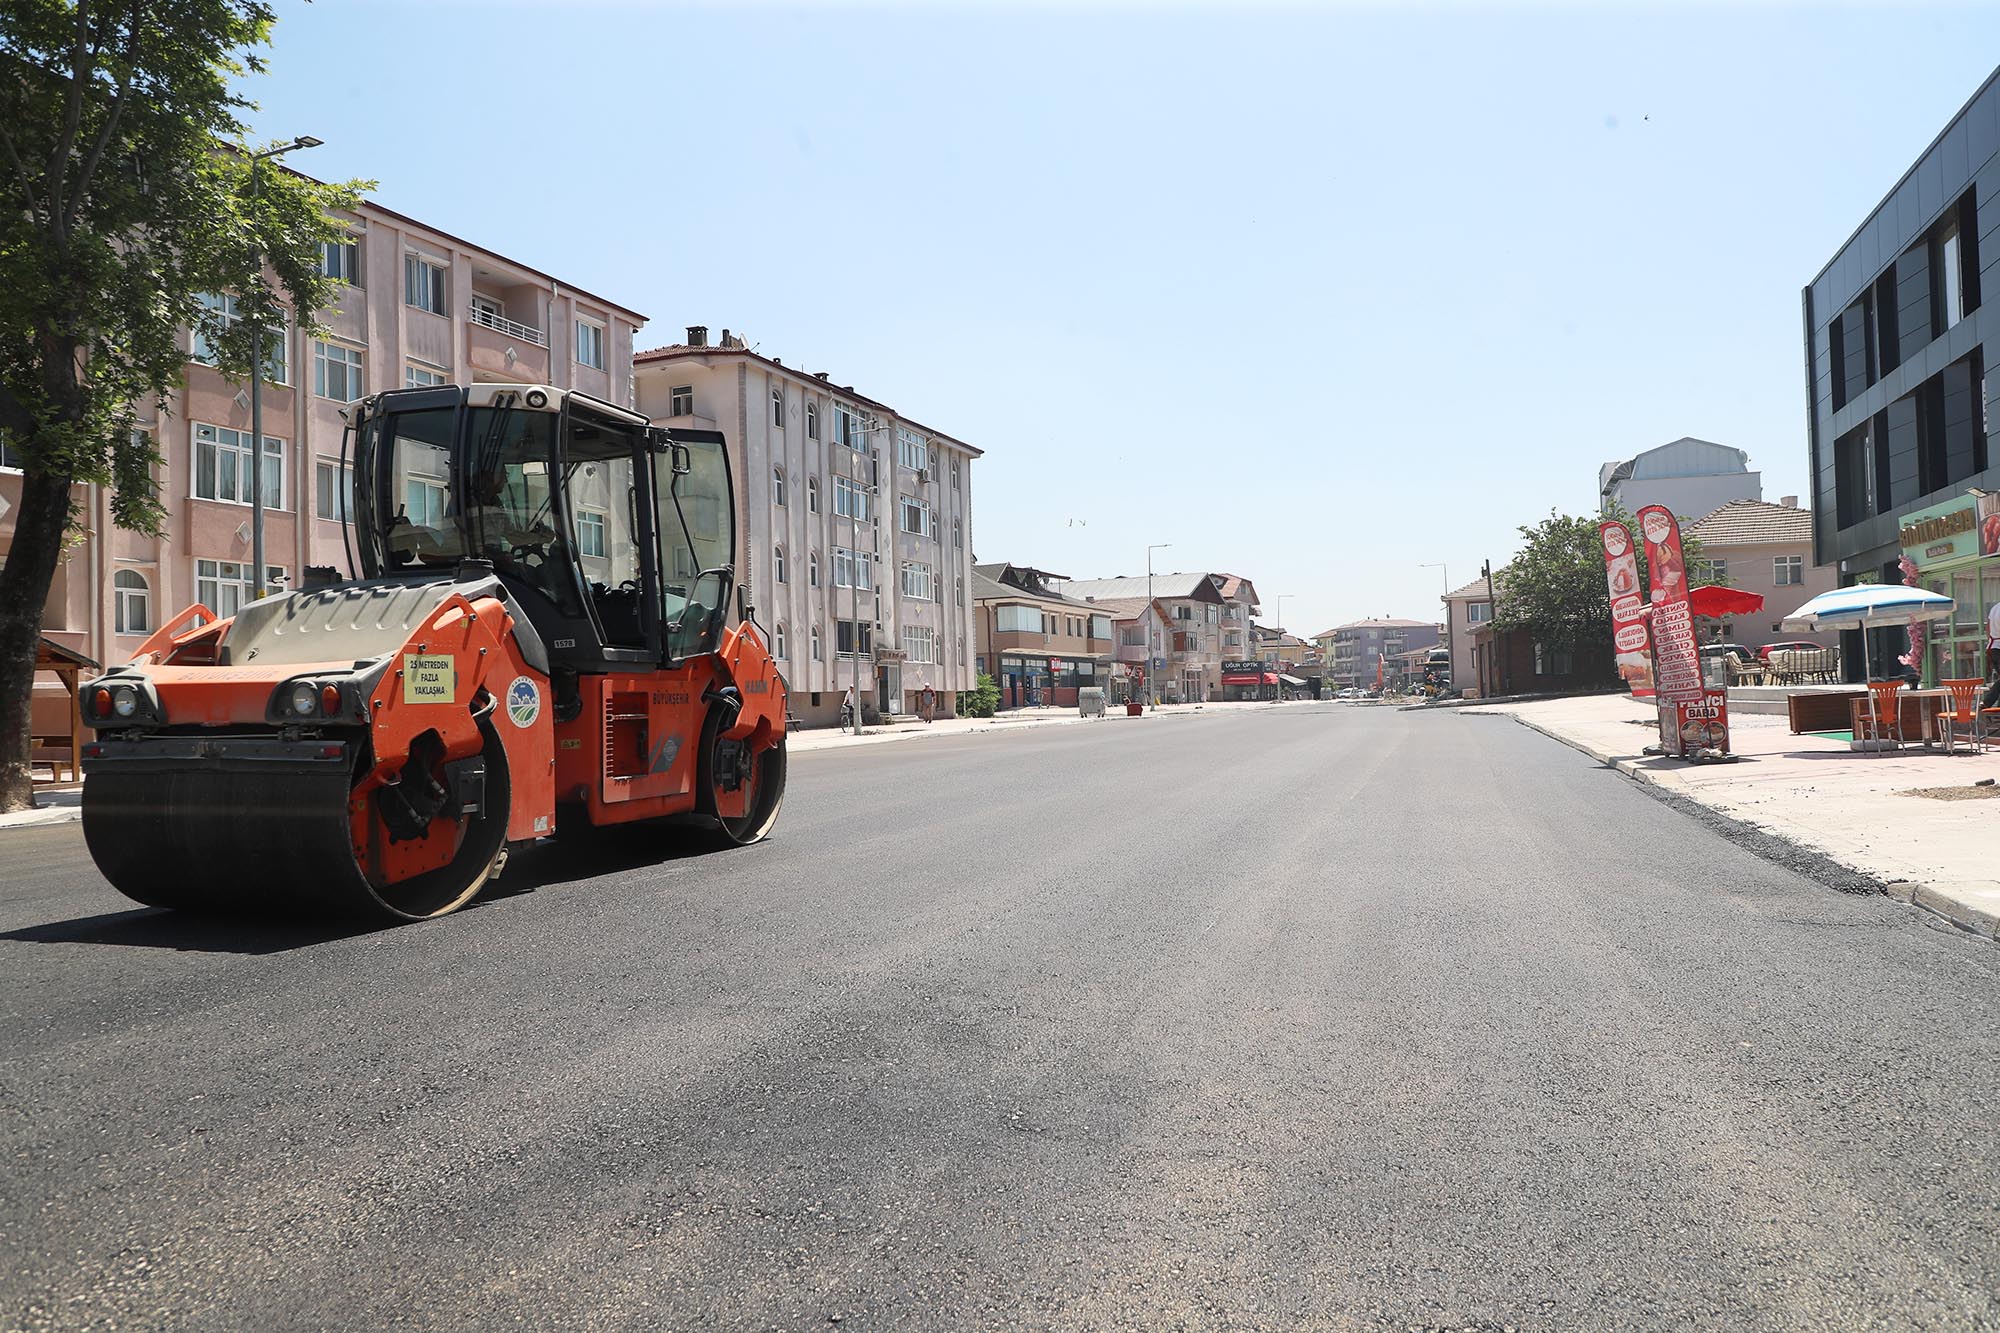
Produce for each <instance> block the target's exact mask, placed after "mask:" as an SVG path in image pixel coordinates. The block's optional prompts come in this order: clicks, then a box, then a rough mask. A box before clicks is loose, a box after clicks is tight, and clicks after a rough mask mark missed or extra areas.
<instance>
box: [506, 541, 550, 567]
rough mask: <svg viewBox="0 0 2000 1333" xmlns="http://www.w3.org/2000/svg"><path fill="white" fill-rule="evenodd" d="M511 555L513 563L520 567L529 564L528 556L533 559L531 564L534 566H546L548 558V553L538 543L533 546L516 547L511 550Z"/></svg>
mask: <svg viewBox="0 0 2000 1333" xmlns="http://www.w3.org/2000/svg"><path fill="white" fill-rule="evenodd" d="M512 554H513V556H514V561H515V563H516V564H521V565H526V564H528V563H530V562H529V559H528V557H530V556H533V557H534V560H533V563H534V564H536V565H543V564H547V563H548V558H549V556H548V552H547V551H545V550H543V549H542V547H541V545H540V543H537V544H536V545H533V546H516V547H514V548H513V552H512Z"/></svg>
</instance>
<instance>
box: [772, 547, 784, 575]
mask: <svg viewBox="0 0 2000 1333" xmlns="http://www.w3.org/2000/svg"><path fill="white" fill-rule="evenodd" d="M771 572H772V573H773V574H774V575H776V576H777V580H778V582H780V583H783V582H785V581H786V580H785V548H784V547H782V546H780V547H779V548H778V549H777V550H775V551H773V552H772V553H771Z"/></svg>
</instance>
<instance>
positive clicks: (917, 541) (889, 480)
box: [632, 325, 981, 726]
mask: <svg viewBox="0 0 2000 1333" xmlns="http://www.w3.org/2000/svg"><path fill="white" fill-rule="evenodd" d="M632 375H633V383H634V387H635V390H636V393H637V404H638V409H639V411H641V412H643V413H645V414H646V415H647V416H648V417H650V418H651V419H652V420H653V421H655V422H657V423H660V424H662V425H674V426H694V427H701V428H705V429H709V430H720V431H721V432H722V433H723V436H724V437H725V438H726V439H727V440H728V442H729V461H730V467H731V468H732V469H733V470H734V472H735V474H736V497H737V505H738V511H739V512H738V514H737V529H738V531H739V532H741V533H742V534H743V540H742V542H741V543H739V545H740V547H741V552H740V556H739V559H740V562H741V563H740V564H739V567H738V568H737V571H736V577H737V581H738V582H739V583H743V584H747V585H748V586H749V588H750V592H751V599H752V604H753V606H754V607H755V611H756V617H757V622H758V624H759V625H761V626H762V627H763V629H764V631H765V633H766V634H767V635H768V636H769V637H770V640H771V644H772V648H773V650H774V652H775V653H776V655H777V657H778V659H779V662H780V665H781V667H782V669H783V671H784V673H785V680H786V683H787V684H788V685H789V686H790V689H791V696H792V703H791V706H792V711H793V712H794V713H795V714H797V715H798V716H799V718H800V719H802V720H803V721H804V722H805V723H806V724H807V725H808V726H814V725H833V724H835V723H837V722H838V720H839V712H840V700H841V697H842V695H843V694H844V693H845V691H846V690H847V688H848V686H849V685H853V686H855V687H856V689H857V692H858V694H859V695H860V697H861V699H862V702H863V706H864V709H865V710H866V711H868V712H870V713H874V714H883V715H886V714H891V713H914V712H915V711H916V703H917V695H918V693H919V692H920V691H921V690H923V689H924V688H925V687H926V686H929V687H930V688H932V689H934V690H936V691H937V693H938V711H939V714H940V715H941V716H949V715H950V711H951V710H952V709H953V708H954V707H955V706H956V703H957V696H958V692H959V691H961V690H969V689H971V688H972V686H973V684H974V671H973V656H974V651H975V640H976V636H975V631H974V620H973V614H972V464H973V461H974V460H975V459H977V458H979V457H980V454H981V451H980V450H978V449H975V448H974V447H972V446H971V445H969V444H966V443H965V442H964V441H962V440H957V439H954V438H952V437H951V436H949V435H945V434H944V433H942V432H940V431H937V430H934V429H932V428H930V427H928V426H925V425H923V424H922V423H920V422H917V421H913V420H911V419H910V418H909V417H907V416H904V415H903V414H901V413H899V412H897V411H896V410H895V409H894V408H892V407H889V406H888V405H887V404H885V403H882V402H878V401H877V400H875V399H873V398H868V397H865V396H863V395H861V394H859V393H856V392H855V391H854V389H853V388H852V387H850V386H843V385H837V384H835V383H833V382H832V377H831V376H830V375H829V374H828V373H826V372H824V371H822V372H819V373H813V372H809V371H807V370H805V369H804V368H803V367H795V366H788V365H786V364H785V363H784V362H783V361H782V360H780V359H779V358H777V357H769V356H764V355H761V354H760V353H757V352H753V351H751V350H750V349H749V348H748V347H746V346H745V345H744V341H743V339H742V338H740V337H737V336H735V335H733V334H731V333H730V332H729V331H728V330H727V329H725V330H723V333H722V338H721V341H720V343H719V344H718V345H711V344H710V343H709V339H708V330H707V328H706V327H704V326H701V325H693V326H690V327H689V329H688V331H687V341H686V342H685V343H676V344H675V345H673V346H671V347H662V348H658V349H656V350H653V351H649V352H641V353H639V354H638V355H637V356H636V357H634V358H633V369H632Z"/></svg>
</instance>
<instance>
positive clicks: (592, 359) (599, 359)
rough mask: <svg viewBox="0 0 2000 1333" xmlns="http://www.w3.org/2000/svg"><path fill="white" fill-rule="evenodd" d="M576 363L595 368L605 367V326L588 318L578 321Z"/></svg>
mask: <svg viewBox="0 0 2000 1333" xmlns="http://www.w3.org/2000/svg"><path fill="white" fill-rule="evenodd" d="M576 363H577V364H578V365H580V366H589V367H590V368H592V369H593V370H602V369H604V326H603V325H602V324H593V323H591V322H590V321H589V320H587V319H579V320H577V322H576Z"/></svg>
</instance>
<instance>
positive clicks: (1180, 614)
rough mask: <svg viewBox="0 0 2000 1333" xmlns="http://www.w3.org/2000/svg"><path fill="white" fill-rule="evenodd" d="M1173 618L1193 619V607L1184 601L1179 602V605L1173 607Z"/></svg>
mask: <svg viewBox="0 0 2000 1333" xmlns="http://www.w3.org/2000/svg"><path fill="white" fill-rule="evenodd" d="M1174 619H1175V620H1193V619H1194V608H1193V607H1191V606H1188V605H1187V604H1186V603H1182V604H1181V605H1180V606H1177V607H1175V608H1174Z"/></svg>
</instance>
